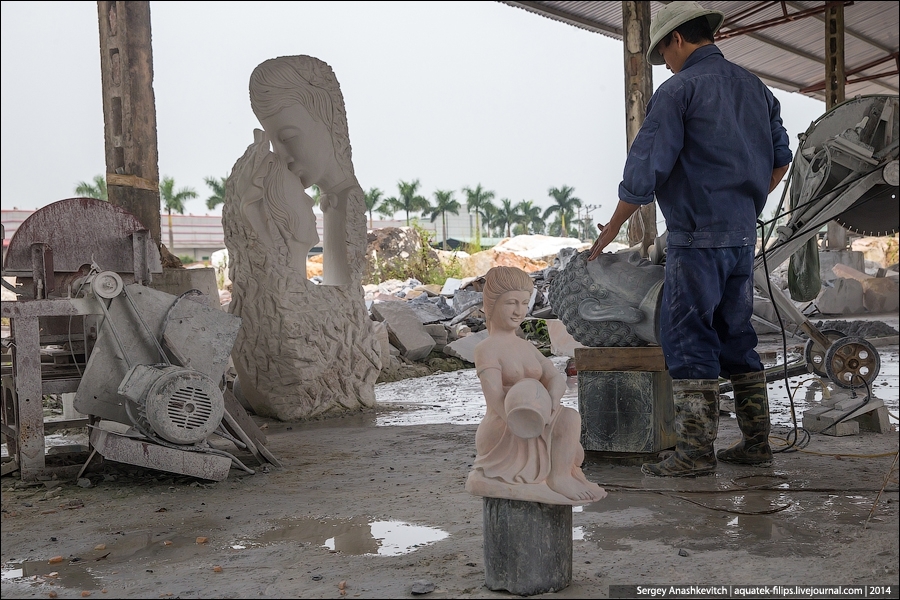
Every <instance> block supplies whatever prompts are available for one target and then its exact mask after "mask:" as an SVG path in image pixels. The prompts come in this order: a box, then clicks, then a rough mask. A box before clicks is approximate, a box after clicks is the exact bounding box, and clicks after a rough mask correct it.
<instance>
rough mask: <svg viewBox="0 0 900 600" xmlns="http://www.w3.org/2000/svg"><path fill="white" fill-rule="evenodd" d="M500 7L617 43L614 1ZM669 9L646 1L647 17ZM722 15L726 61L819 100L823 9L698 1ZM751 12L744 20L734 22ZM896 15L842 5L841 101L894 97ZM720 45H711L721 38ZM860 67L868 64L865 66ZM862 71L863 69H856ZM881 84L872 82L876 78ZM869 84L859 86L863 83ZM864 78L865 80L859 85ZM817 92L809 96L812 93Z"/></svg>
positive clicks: (875, 6) (890, 6)
mask: <svg viewBox="0 0 900 600" xmlns="http://www.w3.org/2000/svg"><path fill="white" fill-rule="evenodd" d="M501 2H502V3H503V4H508V5H510V6H514V7H518V8H521V9H524V10H527V11H529V12H532V13H535V14H538V15H541V16H544V17H547V18H549V19H553V20H556V21H561V22H563V23H568V24H569V25H573V26H575V27H579V28H581V29H586V30H588V31H593V32H596V33H600V34H602V35H605V36H608V37H612V38H615V39H617V40H621V39H622V3H621V2H513V1H505V0H501ZM666 4H668V2H660V1H654V2H650V12H651V15H656V13H657V12H658V11H659V10H660V9H661V8H662V7H663V6H665V5H666ZM700 4H702V5H703V6H704V7H706V8H712V9H715V10H720V11H722V12H723V13H725V25H724V26H723V27H722V29H721V30H720V32H719V36H717V40H716V44H717V45H718V46H719V47H720V48H721V49H722V52H723V53H724V54H725V56H726V57H727V58H728V59H729V60H731V61H732V62H734V63H736V64H738V65H740V66H742V67H744V68H745V69H747V70H749V71H750V72H752V73H755V74H756V75H757V76H758V77H759V78H760V79H762V80H763V81H765V82H766V84H768V85H770V86H772V87H774V88H777V89H781V90H785V91H789V92H800V93H803V94H806V95H807V96H811V97H813V98H817V99H819V100H824V99H825V95H824V81H825V15H824V6H825V3H824V2H701V3H700ZM754 8H755V9H758V12H754V13H753V14H752V15H749V16H747V17H745V18H741V19H738V20H737V21H735V20H734V17H735V16H737V15H740V14H742V13H744V12H745V11H747V10H749V9H754ZM810 9H820V10H818V11H816V13H815V14H814V15H812V16H808V17H803V18H796V19H792V20H787V21H785V22H782V23H779V24H774V25H771V26H769V27H765V28H763V29H760V30H758V31H753V32H748V33H742V34H739V35H735V36H733V37H728V33H729V32H731V31H735V30H736V29H738V28H744V27H747V26H750V25H757V24H760V23H764V22H765V21H770V20H772V19H776V18H779V17H784V15H785V12H784V11H787V13H786V14H788V15H796V14H797V13H801V12H803V11H808V10H810ZM898 31H900V11H898V9H897V3H896V2H875V1H869V2H847V3H845V6H844V64H845V71H846V72H847V73H848V75H847V84H846V87H845V95H846V97H847V98H852V97H853V96H856V95H862V94H896V93H898V91H900V87H898V83H900V79H898V74H897V71H898V64H900V59H898V46H900V43H898V37H900V33H898ZM723 35H724V36H725V37H724V38H723V39H718V37H720V36H723ZM866 65H870V66H867V67H866ZM861 67H866V68H861ZM878 75H881V76H880V77H873V76H878ZM870 77H871V78H872V79H866V78H870ZM860 79H864V81H858V80H860ZM819 85H821V86H822V89H818V90H817V89H811V88H815V87H816V86H819Z"/></svg>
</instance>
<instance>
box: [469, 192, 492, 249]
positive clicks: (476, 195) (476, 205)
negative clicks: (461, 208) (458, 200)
mask: <svg viewBox="0 0 900 600" xmlns="http://www.w3.org/2000/svg"><path fill="white" fill-rule="evenodd" d="M462 191H463V192H464V193H465V194H466V212H468V213H471V212H472V211H473V210H474V211H475V245H476V246H477V247H479V248H480V247H481V223H480V221H479V220H478V217H479V215H480V214H483V213H482V211H483V210H484V206H485V205H487V204H490V202H491V200H493V199H494V192H492V191H489V190H484V189H482V188H481V184H480V183H479V184H478V185H477V186H475V187H474V188H470V187H464V188H463V190H462Z"/></svg>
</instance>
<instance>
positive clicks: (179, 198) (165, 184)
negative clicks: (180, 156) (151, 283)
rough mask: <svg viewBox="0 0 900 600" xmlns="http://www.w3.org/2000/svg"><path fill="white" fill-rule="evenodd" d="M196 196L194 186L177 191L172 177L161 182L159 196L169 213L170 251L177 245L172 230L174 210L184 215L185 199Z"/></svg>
mask: <svg viewBox="0 0 900 600" xmlns="http://www.w3.org/2000/svg"><path fill="white" fill-rule="evenodd" d="M196 197H197V192H196V191H195V190H194V189H193V188H189V187H183V188H181V189H180V190H178V191H177V192H176V191H175V180H174V179H173V178H172V177H163V179H162V181H161V182H160V184H159V198H160V200H162V204H163V206H165V208H166V213H168V215H169V252H174V250H173V248H174V245H175V236H174V234H173V231H172V211H173V210H174V211H175V212H177V213H178V214H180V215H183V214H184V202H185V200H192V199H194V198H196Z"/></svg>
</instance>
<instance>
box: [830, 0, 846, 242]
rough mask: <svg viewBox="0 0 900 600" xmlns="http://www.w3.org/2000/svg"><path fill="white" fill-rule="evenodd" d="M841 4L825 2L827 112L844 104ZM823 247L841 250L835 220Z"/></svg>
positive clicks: (842, 239) (842, 237) (842, 235)
mask: <svg viewBox="0 0 900 600" xmlns="http://www.w3.org/2000/svg"><path fill="white" fill-rule="evenodd" d="M845 81H846V76H845V74H844V3H843V2H826V3H825V108H826V110H831V109H832V108H834V107H835V106H837V105H838V104H840V103H841V102H843V101H844V83H845ZM825 246H826V248H828V249H829V250H844V249H845V248H846V246H847V230H846V229H844V228H843V227H841V225H840V224H839V223H838V222H837V221H829V222H828V233H827V235H826V238H825Z"/></svg>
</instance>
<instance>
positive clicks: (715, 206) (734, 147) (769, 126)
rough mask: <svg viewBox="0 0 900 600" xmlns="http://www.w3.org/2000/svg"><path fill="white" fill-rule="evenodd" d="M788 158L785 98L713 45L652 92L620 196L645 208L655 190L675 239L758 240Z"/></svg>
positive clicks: (724, 243)
mask: <svg viewBox="0 0 900 600" xmlns="http://www.w3.org/2000/svg"><path fill="white" fill-rule="evenodd" d="M790 162H791V150H790V147H789V145H788V135H787V131H786V130H785V128H784V126H783V125H782V123H781V106H780V104H779V103H778V100H777V99H776V98H775V96H774V95H772V92H771V91H770V90H769V88H767V87H766V86H765V84H763V82H762V81H760V79H759V78H758V77H757V76H756V75H753V74H752V73H750V72H749V71H747V70H745V69H743V68H741V67H739V66H737V65H735V64H733V63H731V62H729V61H727V60H725V57H724V56H723V55H722V52H721V50H719V49H718V48H717V47H716V46H715V45H714V44H710V45H707V46H702V47H700V48H698V49H696V50H695V51H694V52H693V53H692V54H691V55H690V56H689V57H688V59H687V60H686V61H685V63H684V66H683V67H682V69H681V71H679V72H678V73H676V74H675V75H673V76H672V77H671V78H669V79H668V80H666V81H665V82H663V83H662V85H660V86H659V88H658V89H657V90H656V92H655V93H654V94H653V97H652V98H650V102H649V103H648V104H647V116H646V117H645V119H644V123H643V125H642V126H641V129H640V131H639V132H638V134H637V137H635V140H634V143H633V144H632V146H631V151H630V152H629V153H628V159H627V160H626V162H625V172H624V176H623V180H622V183H620V184H619V199H620V200H623V201H624V202H629V203H631V204H639V205H644V204H649V203H650V202H652V201H653V199H654V194H655V196H656V200H657V203H658V204H659V208H660V210H661V211H662V213H663V216H664V217H665V219H666V229H667V230H668V238H667V244H668V245H669V246H672V247H693V248H727V247H735V246H748V245H754V244H755V243H756V219H757V217H759V215H760V214H761V213H762V210H763V208H764V207H765V204H766V197H767V196H768V195H769V182H770V181H771V178H772V171H773V170H774V169H775V168H776V167H783V166H785V165H787V164H789V163H790Z"/></svg>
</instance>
